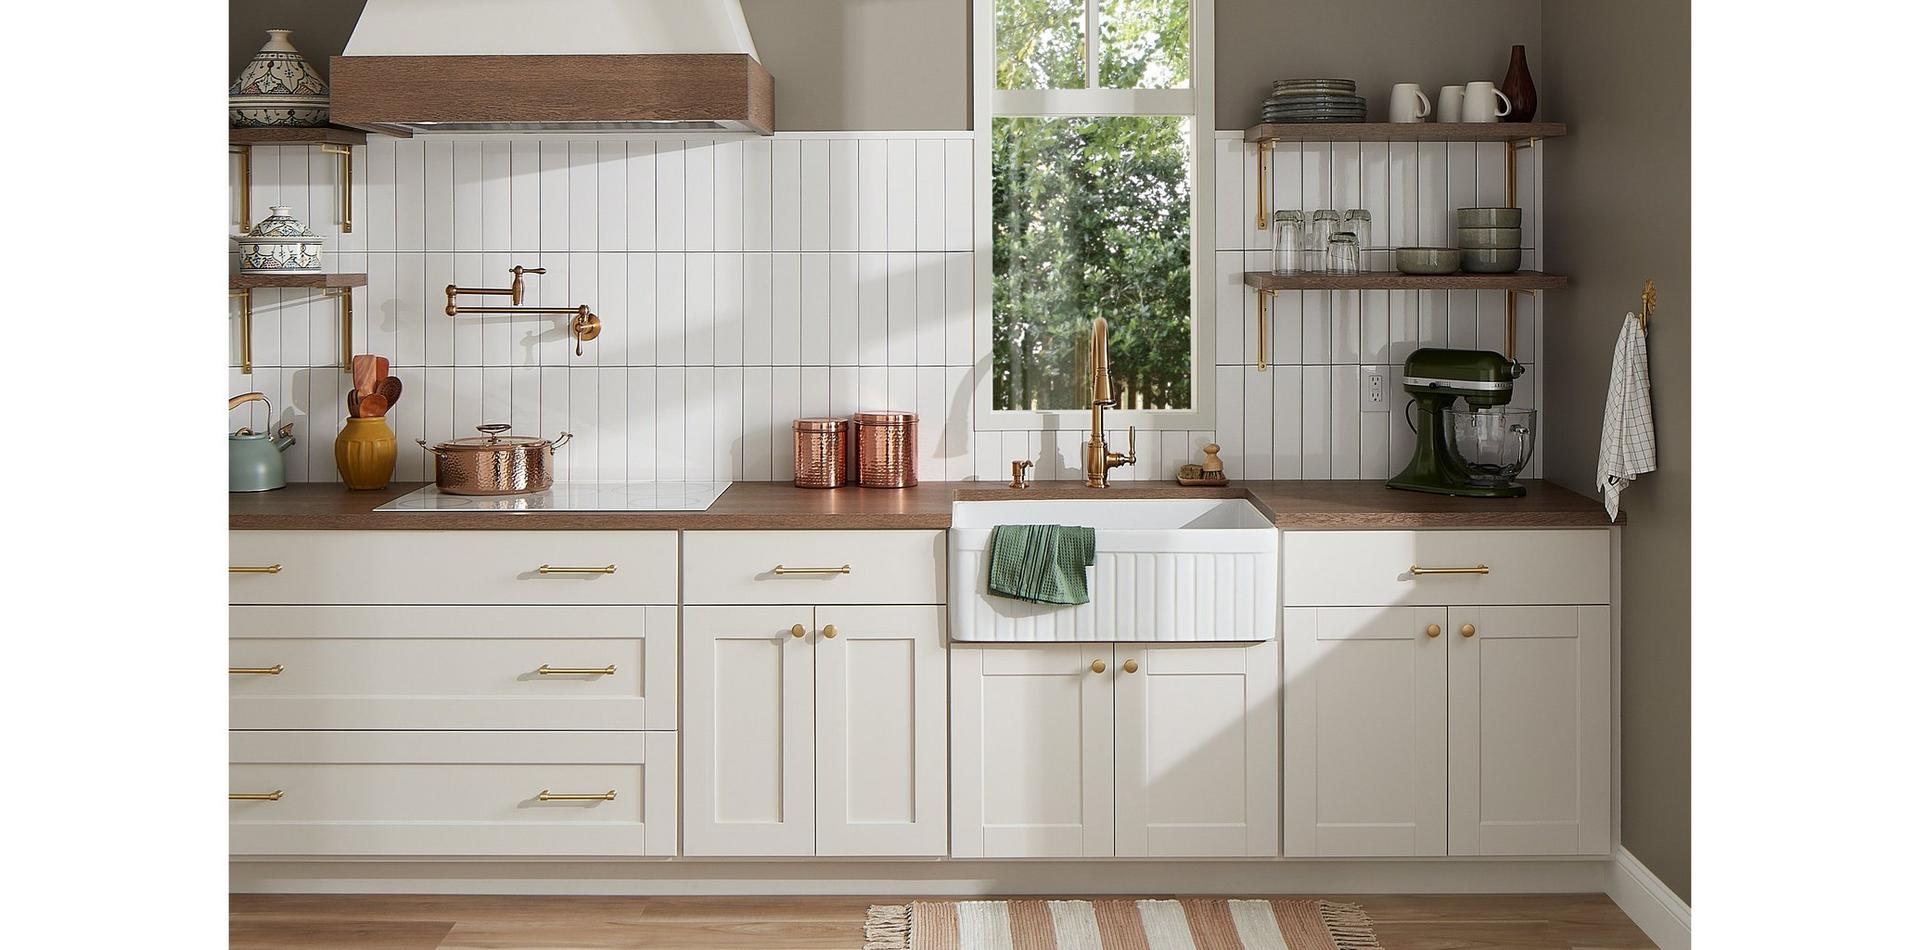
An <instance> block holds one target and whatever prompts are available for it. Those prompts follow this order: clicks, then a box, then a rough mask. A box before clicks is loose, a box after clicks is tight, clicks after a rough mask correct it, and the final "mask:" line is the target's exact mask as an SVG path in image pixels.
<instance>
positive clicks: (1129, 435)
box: [1127, 426, 1138, 465]
mask: <svg viewBox="0 0 1920 950" xmlns="http://www.w3.org/2000/svg"><path fill="white" fill-rule="evenodd" d="M1137 458H1138V456H1136V455H1135V454H1134V449H1133V427H1132V426H1128V427H1127V464H1128V465H1132V464H1133V463H1134V461H1135V460H1136V459H1137Z"/></svg>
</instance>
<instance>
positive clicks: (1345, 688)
mask: <svg viewBox="0 0 1920 950" xmlns="http://www.w3.org/2000/svg"><path fill="white" fill-rule="evenodd" d="M1446 623H1447V611H1446V609H1444V608H1440V607H1318V608H1302V607H1290V608H1288V609H1287V610H1286V613H1285V616H1284V619H1283V626H1284V627H1285V633H1284V640H1285V650H1286V655H1285V661H1286V685H1285V688H1284V690H1283V693H1284V696H1285V702H1284V705H1285V709H1284V712H1283V715H1282V721H1283V722H1284V723H1285V739H1286V741H1285V744H1284V748H1285V754H1284V763H1285V781H1284V783H1283V787H1284V794H1285V797H1286V802H1285V808H1284V809H1283V814H1284V816H1285V818H1284V822H1285V832H1286V842H1285V852H1284V853H1285V854H1286V855H1287V856H1289V857H1409V856H1425V855H1443V854H1446V853H1447V648H1448V643H1449V640H1450V639H1451V635H1450V634H1448V633H1447V631H1446V630H1445V629H1444V628H1445V625H1446ZM1429 634H1432V635H1429Z"/></svg>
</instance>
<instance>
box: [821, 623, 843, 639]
mask: <svg viewBox="0 0 1920 950" xmlns="http://www.w3.org/2000/svg"><path fill="white" fill-rule="evenodd" d="M839 633H840V631H838V630H835V629H834V628H833V624H827V625H826V627H825V628H824V629H822V630H821V631H820V635H821V636H823V637H826V638H827V639H829V640H831V639H833V638H834V637H835V636H836V635H837V634H839Z"/></svg>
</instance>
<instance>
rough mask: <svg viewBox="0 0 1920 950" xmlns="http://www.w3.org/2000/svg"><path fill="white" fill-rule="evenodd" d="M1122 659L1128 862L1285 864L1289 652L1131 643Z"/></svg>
mask: <svg viewBox="0 0 1920 950" xmlns="http://www.w3.org/2000/svg"><path fill="white" fill-rule="evenodd" d="M1113 658H1114V661H1115V664H1116V666H1117V667H1118V669H1117V670H1116V671H1115V672H1114V674H1113V675H1114V740H1115V741H1114V803H1115V804H1114V817H1115V823H1116V833H1117V852H1118V854H1119V855H1120V856H1121V857H1155V858H1174V857H1179V858H1185V857H1272V856H1274V855H1276V854H1278V853H1279V848H1280V649H1279V645H1278V644H1277V643H1276V642H1275V641H1272V640H1268V641H1266V642H1264V643H1254V644H1248V645H1222V646H1191V645H1184V646H1144V645H1141V644H1131V643H1121V644H1117V645H1116V646H1115V647H1114V654H1113ZM1129 663H1132V664H1133V669H1132V670H1129V669H1128V664H1129Z"/></svg>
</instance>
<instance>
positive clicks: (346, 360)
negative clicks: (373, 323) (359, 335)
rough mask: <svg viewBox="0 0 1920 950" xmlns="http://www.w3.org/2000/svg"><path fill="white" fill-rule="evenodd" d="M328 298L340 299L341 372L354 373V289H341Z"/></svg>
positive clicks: (327, 294)
mask: <svg viewBox="0 0 1920 950" xmlns="http://www.w3.org/2000/svg"><path fill="white" fill-rule="evenodd" d="M326 296H329V297H338V298H340V372H342V373H351V372H353V288H351V287H339V288H336V289H333V290H329V291H327V292H326Z"/></svg>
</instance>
